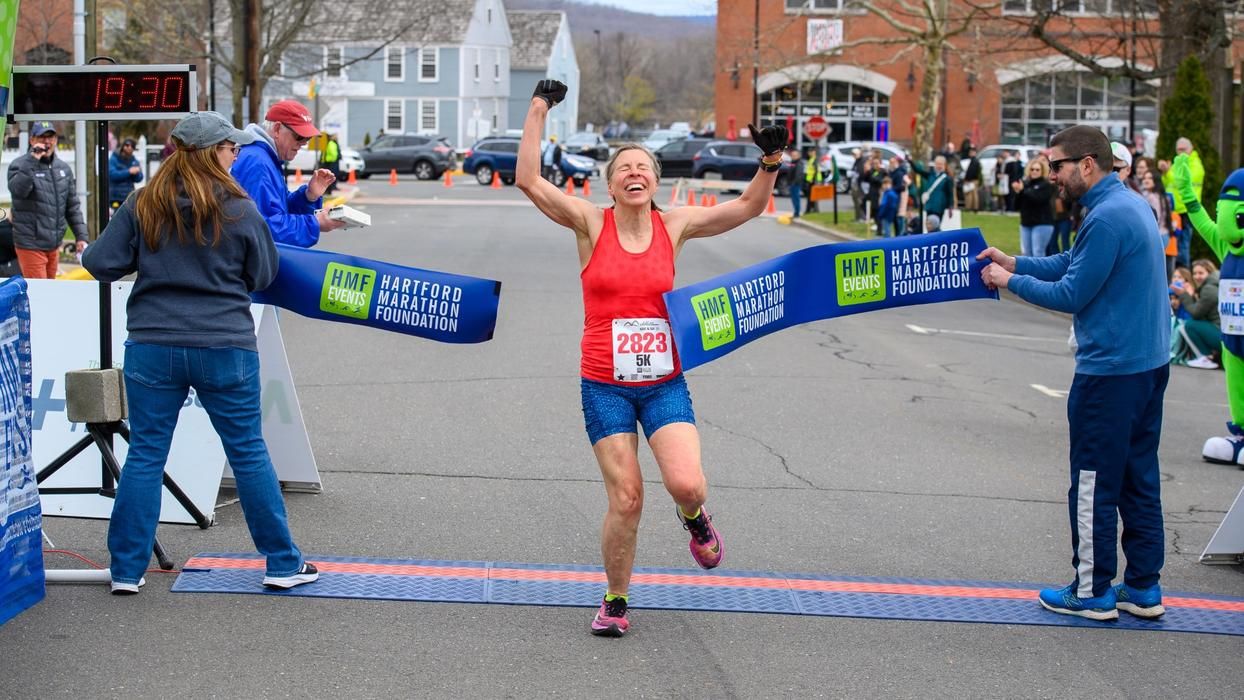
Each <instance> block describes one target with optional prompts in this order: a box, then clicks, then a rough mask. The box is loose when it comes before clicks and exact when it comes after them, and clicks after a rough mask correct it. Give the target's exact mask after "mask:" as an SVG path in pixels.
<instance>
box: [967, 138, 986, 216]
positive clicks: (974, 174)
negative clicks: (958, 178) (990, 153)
mask: <svg viewBox="0 0 1244 700" xmlns="http://www.w3.org/2000/svg"><path fill="white" fill-rule="evenodd" d="M967 158H968V165H967V167H966V168H964V169H963V208H964V209H966V210H968V211H980V210H981V190H982V189H984V187H983V186H984V184H985V183H984V177H983V175H984V173H983V172H982V171H981V161H980V158H977V157H976V147H975V146H970V147H968V155H967Z"/></svg>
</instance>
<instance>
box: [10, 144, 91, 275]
mask: <svg viewBox="0 0 1244 700" xmlns="http://www.w3.org/2000/svg"><path fill="white" fill-rule="evenodd" d="M56 142H57V136H56V128H55V127H53V126H52V122H34V123H33V124H31V125H30V152H28V153H25V154H23V155H21V156H19V157H18V158H16V159H14V160H13V162H12V163H10V164H9V193H10V194H11V195H12V197H13V244H14V246H15V247H16V249H17V261H18V264H19V265H21V268H22V276H23V277H25V278H26V279H52V278H54V277H56V270H57V267H58V265H59V262H60V248H61V245H62V243H64V239H65V229H66V228H69V229H70V230H72V231H73V235H74V238H76V239H77V252H79V253H81V252H82V249H83V248H85V247H86V240H87V235H86V220H85V219H84V218H83V216H82V207H81V205H80V204H79V203H78V193H77V188H76V187H75V185H74V179H73V171H71V170H70V169H69V166H68V165H66V164H65V163H62V162H61V161H60V160H58V159H57V158H56Z"/></svg>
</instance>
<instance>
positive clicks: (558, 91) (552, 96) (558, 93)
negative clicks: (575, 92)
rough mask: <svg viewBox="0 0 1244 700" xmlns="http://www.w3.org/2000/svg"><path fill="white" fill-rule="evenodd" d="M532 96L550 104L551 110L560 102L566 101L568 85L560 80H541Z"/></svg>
mask: <svg viewBox="0 0 1244 700" xmlns="http://www.w3.org/2000/svg"><path fill="white" fill-rule="evenodd" d="M531 96H532V97H539V98H540V99H542V100H544V101H545V102H547V103H549V109H552V108H553V107H556V106H557V103H558V102H561V101H562V100H564V99H566V84H565V83H563V82H562V81H560V80H541V81H540V82H538V83H536V89H535V91H534V92H532V93H531Z"/></svg>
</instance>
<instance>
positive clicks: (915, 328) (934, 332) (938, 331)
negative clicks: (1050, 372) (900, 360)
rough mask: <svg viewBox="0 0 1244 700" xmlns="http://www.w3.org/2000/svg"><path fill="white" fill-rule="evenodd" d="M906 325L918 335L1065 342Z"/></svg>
mask: <svg viewBox="0 0 1244 700" xmlns="http://www.w3.org/2000/svg"><path fill="white" fill-rule="evenodd" d="M906 325H907V329H908V330H910V331H911V332H912V333H919V334H920V335H938V334H942V333H944V334H946V335H968V336H972V337H975V338H999V339H1001V340H1035V341H1038V342H1042V343H1065V342H1067V339H1066V338H1036V337H1033V336H1030V335H1008V334H1006V333H981V332H979V331H956V330H951V329H948V328H925V327H924V326H917V325H915V324H911V323H908V324H906Z"/></svg>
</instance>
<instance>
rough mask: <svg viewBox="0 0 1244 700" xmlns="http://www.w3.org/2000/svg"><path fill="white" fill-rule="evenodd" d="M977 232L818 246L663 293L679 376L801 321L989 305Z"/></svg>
mask: <svg viewBox="0 0 1244 700" xmlns="http://www.w3.org/2000/svg"><path fill="white" fill-rule="evenodd" d="M985 247H986V246H985V239H984V237H983V236H981V232H980V230H979V229H974V228H972V229H962V230H958V231H945V232H941V233H930V234H924V235H920V236H900V237H898V238H887V239H881V240H870V241H859V242H851V243H833V244H826V245H819V246H815V247H812V248H805V249H804V250H799V251H795V252H794V253H790V254H787V255H783V256H781V257H777V258H773V259H772V260H766V261H765V262H762V263H759V264H756V265H752V266H751V267H746V268H743V269H742V270H738V271H735V272H731V273H729V274H725V275H721V276H719V277H714V278H713V279H710V280H706V281H704V282H700V283H697V284H693V285H690V286H688V287H682V288H681V289H675V290H673V291H670V292H666V293H665V306H666V308H667V309H668V310H669V315H670V326H671V330H672V332H673V334H674V345H675V346H676V347H677V348H678V356H679V358H680V359H681V361H682V368H683V369H684V370H688V369H691V368H692V367H698V366H699V365H702V364H705V363H707V362H712V361H713V360H716V359H717V358H719V357H721V356H722V355H725V354H726V353H728V352H731V351H733V350H736V349H738V348H740V347H742V346H743V345H746V344H747V343H750V342H751V341H753V340H756V339H757V338H762V337H764V336H766V335H769V334H770V333H773V332H776V331H780V330H782V329H783V328H789V327H791V326H796V325H799V324H801V323H808V322H809V321H819V320H822V319H826V318H834V317H837V316H845V315H847V314H857V313H861V312H865V311H876V310H877V309H889V308H893V307H895V306H913V305H916V304H931V303H935V302H942V301H955V300H958V299H997V298H998V293H997V292H996V291H991V290H989V289H988V288H986V287H985V283H984V282H982V281H981V278H980V271H981V269H982V268H984V267H985V265H987V264H988V262H989V261H987V260H977V259H976V255H977V254H978V253H980V252H981V251H982V250H984V249H985Z"/></svg>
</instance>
